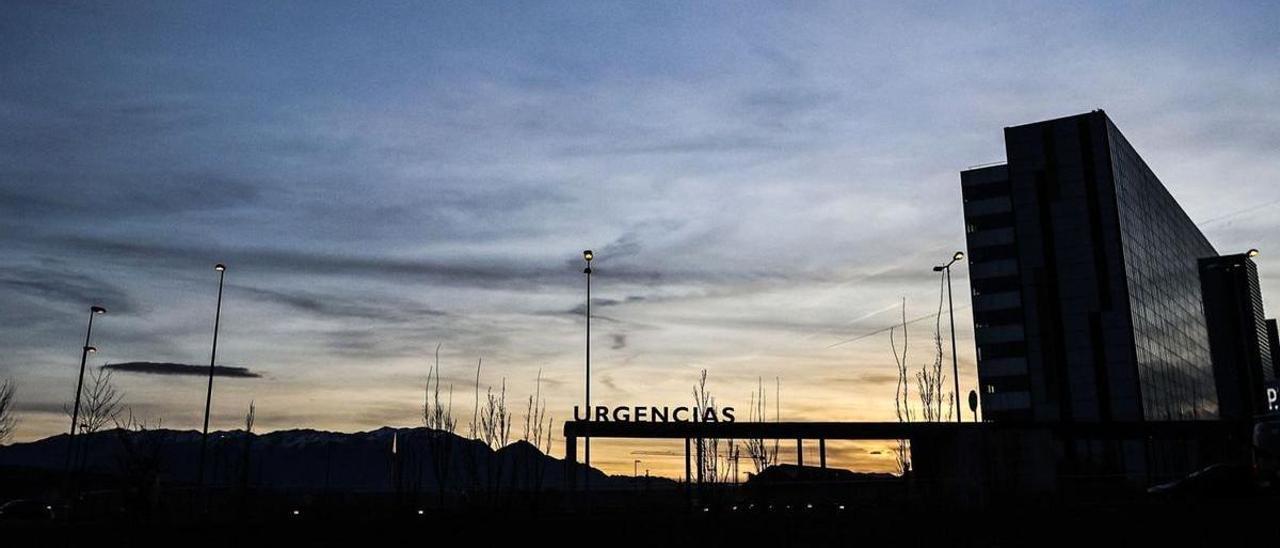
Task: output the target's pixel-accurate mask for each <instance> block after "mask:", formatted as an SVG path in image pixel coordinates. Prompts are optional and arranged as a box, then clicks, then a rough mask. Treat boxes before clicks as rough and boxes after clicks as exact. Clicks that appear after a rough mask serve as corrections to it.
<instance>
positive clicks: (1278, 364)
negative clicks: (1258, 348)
mask: <svg viewBox="0 0 1280 548" xmlns="http://www.w3.org/2000/svg"><path fill="white" fill-rule="evenodd" d="M1267 341H1268V344H1269V346H1270V347H1271V351H1272V352H1280V329H1277V328H1276V321H1275V319H1270V320H1267ZM1271 376H1272V377H1273V378H1276V379H1280V357H1278V356H1276V355H1275V354H1272V355H1271Z"/></svg>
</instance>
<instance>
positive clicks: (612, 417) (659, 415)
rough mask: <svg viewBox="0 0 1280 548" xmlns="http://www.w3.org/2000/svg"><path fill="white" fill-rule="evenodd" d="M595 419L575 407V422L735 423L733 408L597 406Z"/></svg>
mask: <svg viewBox="0 0 1280 548" xmlns="http://www.w3.org/2000/svg"><path fill="white" fill-rule="evenodd" d="M594 409H595V417H591V416H589V415H587V414H583V413H582V410H581V409H580V408H579V407H578V406H576V405H575V406H573V418H574V420H579V421H585V420H592V421H596V422H733V421H734V416H733V408H732V407H720V408H716V407H685V406H680V407H668V406H662V407H657V406H651V405H647V406H631V405H619V406H616V407H609V406H607V405H597V406H595V408H594Z"/></svg>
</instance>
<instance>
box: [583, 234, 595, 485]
mask: <svg viewBox="0 0 1280 548" xmlns="http://www.w3.org/2000/svg"><path fill="white" fill-rule="evenodd" d="M594 258H595V254H594V253H592V252H591V250H590V249H588V250H586V251H583V252H582V259H583V260H584V261H586V263H587V267H586V268H584V269H582V273H583V274H586V275H587V360H586V366H587V367H586V382H585V385H586V396H587V422H591V416H592V415H593V414H594V413H593V410H592V409H591V259H594ZM582 444H583V447H582V449H583V451H582V461H583V463H584V464H586V468H585V469H583V472H582V473H583V474H584V476H585V478H584V479H583V482H582V485H583V488H584V489H585V490H586V491H588V492H590V491H591V429H590V428H587V435H586V436H583V438H582Z"/></svg>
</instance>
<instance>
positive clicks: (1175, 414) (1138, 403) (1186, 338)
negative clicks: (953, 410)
mask: <svg viewBox="0 0 1280 548" xmlns="http://www.w3.org/2000/svg"><path fill="white" fill-rule="evenodd" d="M1004 135H1005V151H1006V156H1007V163H1005V164H1003V165H995V166H988V167H981V168H975V169H970V170H967V171H964V172H962V173H961V187H962V192H963V196H964V215H965V223H966V237H967V240H968V241H967V243H968V250H969V261H970V283H971V286H972V298H973V314H974V324H975V326H974V327H975V337H976V343H977V349H978V376H979V381H980V383H981V389H980V393H981V398H982V407H983V414H984V417H986V419H987V420H992V421H996V422H1001V421H1034V422H1064V423H1087V422H1108V421H1150V420H1195V419H1212V418H1216V417H1217V416H1218V395H1217V390H1215V384H1214V374H1213V368H1212V366H1211V363H1212V360H1211V354H1210V344H1209V333H1208V330H1207V329H1206V325H1205V315H1204V305H1203V299H1202V298H1201V283H1200V275H1199V272H1200V270H1199V265H1198V260H1199V259H1200V258H1202V257H1216V256H1217V253H1216V252H1215V251H1214V248H1213V246H1212V245H1210V243H1209V241H1208V240H1207V239H1206V238H1205V237H1204V235H1203V234H1201V233H1200V231H1199V229H1197V228H1196V226H1195V224H1194V223H1193V222H1192V221H1191V219H1190V218H1189V217H1188V216H1187V214H1186V213H1185V212H1184V211H1183V210H1182V208H1181V207H1180V206H1179V205H1178V203H1177V202H1176V201H1175V200H1174V199H1173V196H1171V195H1170V194H1169V192H1168V190H1166V189H1165V187H1164V185H1163V184H1161V182H1160V180H1159V179H1157V178H1156V176H1155V174H1154V173H1152V171H1151V169H1150V168H1149V167H1147V165H1146V163H1145V162H1143V160H1142V158H1141V157H1140V156H1139V155H1138V153H1137V152H1136V151H1135V150H1134V148H1133V147H1132V146H1131V145H1130V144H1129V142H1128V141H1127V140H1126V139H1125V137H1124V136H1123V135H1122V134H1121V133H1120V131H1119V130H1118V129H1117V128H1116V126H1115V124H1113V123H1112V122H1111V120H1110V119H1109V118H1108V117H1107V115H1106V113H1104V112H1103V111H1101V110H1097V111H1093V112H1089V113H1086V114H1081V115H1077V116H1070V117H1067V118H1060V119H1056V120H1049V121H1044V122H1037V123H1033V124H1027V125H1021V126H1015V127H1010V128H1005V130H1004ZM1135 458H1137V457H1135Z"/></svg>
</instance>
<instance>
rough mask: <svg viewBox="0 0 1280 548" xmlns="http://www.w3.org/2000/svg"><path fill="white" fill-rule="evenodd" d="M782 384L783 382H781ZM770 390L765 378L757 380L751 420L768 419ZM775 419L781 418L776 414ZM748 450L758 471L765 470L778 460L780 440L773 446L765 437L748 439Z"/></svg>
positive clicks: (753, 394)
mask: <svg viewBox="0 0 1280 548" xmlns="http://www.w3.org/2000/svg"><path fill="white" fill-rule="evenodd" d="M779 386H781V383H779ZM768 399H769V395H768V392H766V391H765V389H764V379H763V378H759V379H757V380H756V391H755V392H754V393H752V394H751V406H750V407H749V408H748V409H747V420H749V421H751V422H765V421H766V420H768V418H767V415H768V412H769V411H768V410H769V405H768ZM774 420H775V421H776V420H779V417H777V416H775V417H774ZM743 445H744V446H745V447H746V450H747V456H748V457H750V458H751V464H752V465H754V466H755V470H756V473H757V474H759V473H760V472H763V471H764V469H765V468H768V467H769V466H771V465H773V464H775V463H776V462H777V461H778V441H777V440H773V444H772V446H770V444H769V443H768V441H767V440H765V439H763V438H752V439H748V440H746V441H745V442H744V444H743Z"/></svg>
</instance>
